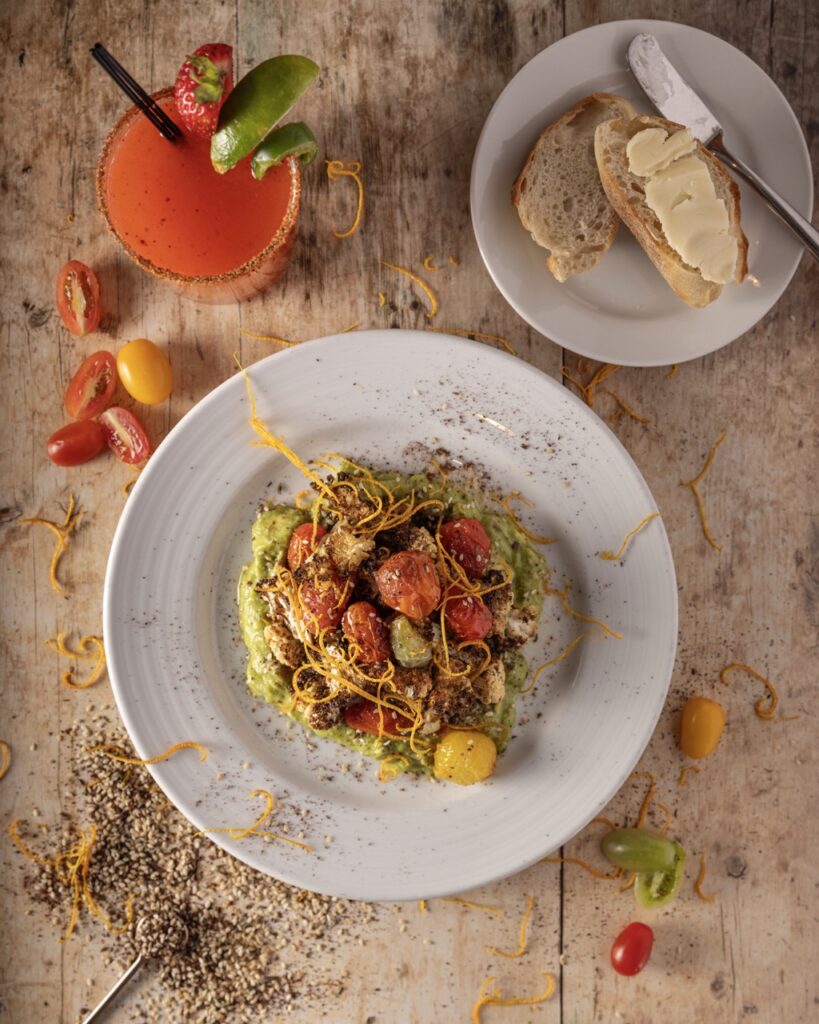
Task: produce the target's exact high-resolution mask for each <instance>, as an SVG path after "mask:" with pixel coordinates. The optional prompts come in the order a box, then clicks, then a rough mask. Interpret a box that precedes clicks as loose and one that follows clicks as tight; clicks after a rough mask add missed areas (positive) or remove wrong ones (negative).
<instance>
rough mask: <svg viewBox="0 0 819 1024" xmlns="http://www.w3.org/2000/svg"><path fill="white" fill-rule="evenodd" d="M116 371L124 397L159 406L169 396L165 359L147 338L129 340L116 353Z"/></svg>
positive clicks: (170, 382)
mask: <svg viewBox="0 0 819 1024" xmlns="http://www.w3.org/2000/svg"><path fill="white" fill-rule="evenodd" d="M117 369H118V370H119V379H120V380H121V381H122V386H123V387H124V388H125V390H126V391H127V392H128V394H129V395H130V396H131V397H132V398H135V399H136V400H137V401H138V402H143V403H144V404H145V405H159V403H160V402H164V401H165V399H166V398H167V397H168V395H169V394H170V393H171V388H172V387H173V374H172V373H171V364H170V363H169V362H168V357H167V356H166V355H165V353H164V352H163V351H162V349H161V348H157V346H156V345H154V343H153V342H152V341H148V339H147V338H136V339H135V340H134V341H129V342H128V343H127V344H126V345H123V346H122V348H121V349H120V350H119V352H117Z"/></svg>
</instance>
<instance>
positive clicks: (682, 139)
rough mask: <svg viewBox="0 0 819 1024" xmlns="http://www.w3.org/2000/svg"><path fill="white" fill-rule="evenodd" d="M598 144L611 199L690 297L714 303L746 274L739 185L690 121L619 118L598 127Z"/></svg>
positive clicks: (670, 278)
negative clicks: (690, 126) (688, 124)
mask: <svg viewBox="0 0 819 1024" xmlns="http://www.w3.org/2000/svg"><path fill="white" fill-rule="evenodd" d="M594 147H595V155H596V158H597V166H598V169H599V172H600V180H601V182H602V184H603V188H604V189H605V191H606V195H607V196H608V198H609V201H610V202H611V205H612V206H613V207H614V209H615V210H616V211H617V213H618V214H619V215H620V217H621V219H622V220H623V221H624V223H625V224H626V225H627V227H628V228H629V229H630V231H631V232H632V234H633V235H634V237H635V238H636V239H637V241H638V242H639V243H640V245H641V246H642V247H643V249H645V251H646V253H647V254H648V256H649V258H650V259H651V261H652V263H653V264H654V266H655V267H656V268H657V269H658V270H659V271H660V273H661V274H662V275H663V277H664V278H665V279H666V281H667V282H668V283H669V285H670V286H671V287H672V288H673V289H674V291H675V292H676V294H677V295H678V296H679V297H680V298H681V299H682V300H683V301H684V302H687V303H688V305H689V306H695V307H701V306H707V305H708V304H709V303H711V302H713V301H714V299H716V298H718V297H719V295H720V294H721V292H722V287H723V285H725V284H727V283H728V282H729V281H734V282H736V283H740V282H741V281H743V280H744V278H745V275H746V273H747V271H748V262H747V255H748V240H747V238H746V237H745V235H744V234H743V232H742V228H741V226H740V204H739V189H738V188H737V185H736V182H735V181H734V179H733V178H732V177H731V175H730V174H729V173H728V172H727V171H726V169H725V168H724V167H723V166H722V164H721V163H720V161H719V160H718V159H717V158H716V157H715V156H714V155H713V154H712V153H709V152H708V150H707V149H705V147H704V146H703V145H702V144H701V143H699V142H698V141H697V140H696V139H694V138H692V136H691V133H690V132H689V131H688V129H687V128H684V127H683V126H682V125H678V124H675V123H674V122H673V121H666V120H665V119H664V118H661V117H635V118H633V119H631V120H629V121H626V120H624V119H620V118H617V119H613V120H609V121H607V122H606V123H605V124H601V125H599V126H598V127H597V129H596V130H595V140H594Z"/></svg>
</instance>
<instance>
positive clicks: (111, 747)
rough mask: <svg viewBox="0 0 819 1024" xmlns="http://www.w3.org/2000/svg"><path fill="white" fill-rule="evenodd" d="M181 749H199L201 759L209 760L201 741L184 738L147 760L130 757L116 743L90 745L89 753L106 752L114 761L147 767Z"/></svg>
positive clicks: (165, 759)
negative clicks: (196, 741) (195, 741)
mask: <svg viewBox="0 0 819 1024" xmlns="http://www.w3.org/2000/svg"><path fill="white" fill-rule="evenodd" d="M180 750H198V751H199V760H200V761H205V760H207V756H208V752H207V750H205V748H204V747H203V746H202V744H201V743H194V742H193V741H192V740H184V741H183V742H182V743H174V744H173V746H171V747H168V749H167V750H165V751H164V752H163V753H161V754H157V755H156V757H149V758H148V760H147V761H143V760H142V758H140V757H128V756H127V755H126V754H123V753H122V749H121V748H120V747H118V746H117V745H116V743H100V744H99V745H98V746H96V747H89V748H88V753H89V754H96V753H100V754H105V756H106V757H110V758H111V760H112V761H120V762H121V763H122V764H135V765H139V766H140V767H143V768H144V767H147V766H148V765H151V764H159V762H160V761H167V760H168V758H169V757H173V755H174V754H176V753H178V752H179V751H180Z"/></svg>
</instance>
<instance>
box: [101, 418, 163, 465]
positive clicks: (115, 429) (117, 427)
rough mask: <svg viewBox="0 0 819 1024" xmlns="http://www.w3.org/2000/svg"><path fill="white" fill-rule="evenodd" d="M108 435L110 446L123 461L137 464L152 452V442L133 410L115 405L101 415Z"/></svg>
mask: <svg viewBox="0 0 819 1024" xmlns="http://www.w3.org/2000/svg"><path fill="white" fill-rule="evenodd" d="M100 423H101V424H102V425H103V427H104V428H105V432H106V434H107V435H108V447H109V448H110V449H111V451H112V452H113V453H114V455H116V457H117V458H118V459H119V460H120V461H121V462H127V463H128V464H129V465H132V466H133V465H136V464H137V463H139V462H144V461H145V459H147V458H148V456H149V455H150V454H151V442H150V441H149V440H148V435H147V434H146V433H145V431H144V430H143V429H142V424H141V423H140V422H139V420H138V419H137V418H136V416H134V414H133V413H132V412H128V410H127V409H123V408H122V407H121V406H119V405H114V406H112V407H111V408H110V409H106V410H105V412H104V413H103V414H102V415H101V416H100Z"/></svg>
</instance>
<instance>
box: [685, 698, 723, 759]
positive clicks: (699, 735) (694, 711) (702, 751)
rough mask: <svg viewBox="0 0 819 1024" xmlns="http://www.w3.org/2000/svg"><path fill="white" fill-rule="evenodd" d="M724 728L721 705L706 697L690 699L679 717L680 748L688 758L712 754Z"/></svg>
mask: <svg viewBox="0 0 819 1024" xmlns="http://www.w3.org/2000/svg"><path fill="white" fill-rule="evenodd" d="M724 728H725V711H724V709H723V707H722V705H721V704H717V702H716V701H715V700H709V699H708V698H707V697H692V698H691V699H690V700H689V701H687V702H686V704H685V707H684V708H683V709H682V715H681V717H680V748H681V750H682V752H683V753H684V754H686V755H687V756H688V757H696V758H702V757H708V755H709V754H713V753H714V751H715V750H716V747H717V744H718V743H719V740H720V736H722V730H723V729H724Z"/></svg>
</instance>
